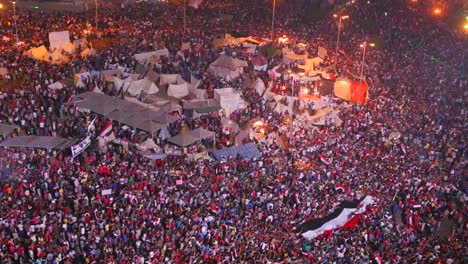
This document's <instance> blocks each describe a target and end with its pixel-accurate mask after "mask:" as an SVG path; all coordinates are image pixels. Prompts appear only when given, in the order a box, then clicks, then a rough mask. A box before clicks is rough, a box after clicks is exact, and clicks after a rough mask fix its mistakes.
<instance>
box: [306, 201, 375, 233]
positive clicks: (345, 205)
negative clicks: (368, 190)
mask: <svg viewBox="0 0 468 264" xmlns="http://www.w3.org/2000/svg"><path fill="white" fill-rule="evenodd" d="M373 203H374V197H372V196H369V195H367V196H364V197H362V198H361V199H359V200H353V201H343V202H342V203H341V204H340V206H339V207H338V208H337V209H336V210H335V211H334V212H332V213H331V214H329V215H327V216H325V217H321V218H314V219H312V220H309V221H307V222H305V223H303V224H302V225H300V226H299V228H298V230H299V232H300V233H301V235H302V236H303V237H304V238H306V239H309V240H311V239H314V238H316V237H318V236H320V235H323V234H324V233H330V231H332V230H336V229H339V228H345V229H347V228H353V227H355V226H356V225H357V224H358V221H359V215H360V214H362V213H364V212H365V211H366V207H367V206H368V205H371V204H373Z"/></svg>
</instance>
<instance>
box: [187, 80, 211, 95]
mask: <svg viewBox="0 0 468 264" xmlns="http://www.w3.org/2000/svg"><path fill="white" fill-rule="evenodd" d="M200 83H201V81H200V80H198V79H197V78H195V76H193V75H191V76H190V84H189V86H188V88H189V91H190V93H192V94H193V95H195V97H196V98H198V99H206V98H207V97H208V95H207V94H206V90H204V89H198V88H197V87H198V86H199V85H200Z"/></svg>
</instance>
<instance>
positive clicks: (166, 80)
mask: <svg viewBox="0 0 468 264" xmlns="http://www.w3.org/2000/svg"><path fill="white" fill-rule="evenodd" d="M181 79H182V76H180V74H161V75H159V85H166V84H177V82H178V80H179V82H181V81H180V80H181Z"/></svg>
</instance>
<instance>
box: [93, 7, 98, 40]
mask: <svg viewBox="0 0 468 264" xmlns="http://www.w3.org/2000/svg"><path fill="white" fill-rule="evenodd" d="M94 4H95V5H96V14H95V23H96V37H97V33H98V0H94Z"/></svg>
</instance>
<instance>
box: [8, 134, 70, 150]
mask: <svg viewBox="0 0 468 264" xmlns="http://www.w3.org/2000/svg"><path fill="white" fill-rule="evenodd" d="M74 142H75V140H73V139H66V138H61V137H52V136H18V137H12V138H7V139H5V140H4V141H2V142H1V143H0V147H22V148H42V149H57V150H63V149H66V148H68V147H69V146H71V145H72V144H73V143H74Z"/></svg>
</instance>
